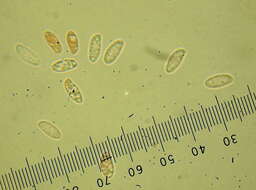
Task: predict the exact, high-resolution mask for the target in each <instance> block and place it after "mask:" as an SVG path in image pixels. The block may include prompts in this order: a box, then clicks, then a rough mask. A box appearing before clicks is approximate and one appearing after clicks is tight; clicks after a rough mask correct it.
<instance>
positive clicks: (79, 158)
mask: <svg viewBox="0 0 256 190" xmlns="http://www.w3.org/2000/svg"><path fill="white" fill-rule="evenodd" d="M75 150H76V154H77V157H78V160H79V163H80V166H81V169H82V172H83V173H84V167H83V164H82V161H81V157H80V155H79V154H78V149H77V146H75Z"/></svg>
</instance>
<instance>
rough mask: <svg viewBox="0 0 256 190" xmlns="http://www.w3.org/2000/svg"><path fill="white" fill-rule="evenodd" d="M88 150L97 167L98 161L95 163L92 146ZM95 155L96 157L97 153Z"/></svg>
mask: <svg viewBox="0 0 256 190" xmlns="http://www.w3.org/2000/svg"><path fill="white" fill-rule="evenodd" d="M88 149H89V151H90V152H89V153H90V154H89V155H90V156H91V157H92V160H93V163H94V165H96V164H97V163H98V160H97V159H96V161H97V162H96V161H95V159H94V155H93V152H92V148H91V146H89V147H88ZM94 151H95V150H94ZM95 155H96V153H95ZM98 165H99V164H98Z"/></svg>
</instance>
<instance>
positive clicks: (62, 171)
mask: <svg viewBox="0 0 256 190" xmlns="http://www.w3.org/2000/svg"><path fill="white" fill-rule="evenodd" d="M56 158H57V161H58V164H59V167H60V171H61V175H63V176H64V175H66V173H65V172H64V170H63V168H62V166H61V163H60V158H59V156H57V157H56ZM54 161H55V159H54Z"/></svg>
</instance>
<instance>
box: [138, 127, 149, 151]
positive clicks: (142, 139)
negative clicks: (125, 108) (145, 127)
mask: <svg viewBox="0 0 256 190" xmlns="http://www.w3.org/2000/svg"><path fill="white" fill-rule="evenodd" d="M138 129H139V133H140V137H141V141H142V143H143V145H144V149H145V151H146V152H147V151H148V150H147V147H146V144H145V141H144V138H143V135H142V132H141V128H140V126H138Z"/></svg>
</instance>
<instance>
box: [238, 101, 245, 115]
mask: <svg viewBox="0 0 256 190" xmlns="http://www.w3.org/2000/svg"><path fill="white" fill-rule="evenodd" d="M236 99H237V102H238V105H239V108H240V112H241V114H242V116H243V117H244V115H245V114H244V112H243V108H242V106H241V104H240V100H239V98H236Z"/></svg>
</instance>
